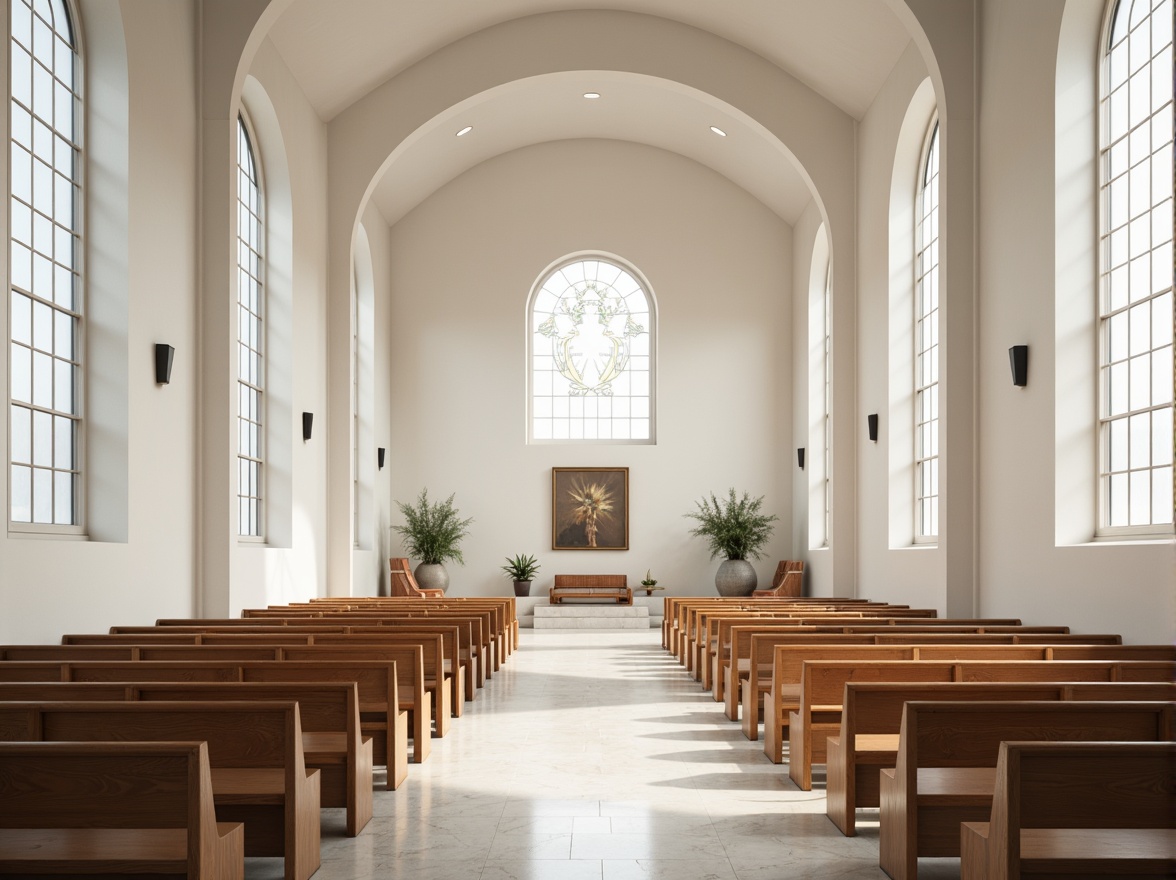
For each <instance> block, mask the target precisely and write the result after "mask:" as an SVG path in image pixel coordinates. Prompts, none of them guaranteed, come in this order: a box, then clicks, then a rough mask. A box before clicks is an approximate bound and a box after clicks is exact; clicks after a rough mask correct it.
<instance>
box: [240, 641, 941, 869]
mask: <svg viewBox="0 0 1176 880" xmlns="http://www.w3.org/2000/svg"><path fill="white" fill-rule="evenodd" d="M520 642H521V644H520V647H519V650H518V652H517V653H515V654H514V655H513V656H512V657H511V658H510V661H509V662H508V663H507V664H506V665H505V666H503V667H502V669H501V670H500V671H499V672H497V673H495V675H494V678H493V680H492V681H490V682H488V683H487V686H486V688H485V689H483V690H481V691H479V693H478V698H477V699H476V700H475V701H474V702H473V703H472V704H467V707H466V710H465V715H464V717H463V718H462V719H461V722H460V723H459V724H455V725H454V727H453V729H452V731H451V732H450V733H449V735H448V736H446V737H445V738H444V739H434V740H433V754H432V756H431V757H430V758H429V760H428V761H427V762H425V764H423V765H417V764H413V765H411V767H410V769H409V779H408V781H407V782H406V783H405V785H404V786H403V787H402V788H401V790H400V791H396V792H387V791H383V790H382V789H377V791H376V795H375V818H374V819H373V820H372V822H371V824H370V825H368V827H367V829H366V830H365V831H364V833H363V834H362V835H360V837H359V838H357V839H346V838H343V837H341V836H340V835H337V834H335V833H329V832H328V830H327V829H324V834H323V841H322V857H323V863H322V868H321V869H320V871H319V873H318V874H317V875H316V877H315V880H366V878H377V877H378V878H390V880H394V878H402V877H403V878H414V880H458V878H462V880H465V878H469V880H476V878H481V880H512V878H518V880H547V878H551V880H635V878H643V880H648V878H667V880H669V878H673V880H703V878H706V880H775V878H785V877H787V878H806V877H821V878H825V877H831V878H871V880H876V878H884V877H885V876H886V875H885V874H884V873H883V872H882V871H881V870H880V869H879V868H878V836H877V834H878V832H877V825H876V823H873V824H872V825H871V823H869V822H866V823H864V824H865V826H866V827H864V828H863V829H862V831H861V833H860V836H858V837H856V838H845V837H842V836H841V834H840V833H839V832H838V831H837V829H836V828H834V826H833V824H832V823H831V822H830V821H829V820H828V819H826V818H825V798H824V793H823V790H822V789H823V783H822V784H821V785H819V786H818V787H816V788H814V790H813V791H811V792H802V791H799V790H797V789H796V788H795V787H794V786H793V785H792V783H791V782H790V781H789V780H788V771H787V768H786V767H784V768H781V767H779V766H773V765H772V764H770V763H768V761H767V759H766V758H765V757H764V755H763V752H762V744H761V743H751V742H748V741H747V740H746V739H745V738H744V736H743V734H742V732H741V731H740V729H739V726H738V725H736V724H732V723H731V722H729V721H727V720H726V719H725V718H724V717H723V714H722V711H721V707H720V706H719V704H717V703H715V702H714V701H713V700H712V699H711V697H710V694H709V693H707V692H704V691H703V690H702V688H701V687H700V685H699V684H698V683H697V682H695V681H694V680H693V679H692V678H690V676H689V675H687V674H686V673H685V672H684V671H683V669H682V667H681V666H679V665H678V664H677V663H676V662H675V660H674V658H673V657H671V656H670V655H669V654H668V653H666V652H665V651H664V650H662V648H661V645H660V639H659V633H658V631H657V630H650V631H648V632H645V631H638V632H568V631H538V632H536V631H532V630H524V631H523V632H522V634H521V638H520ZM921 867H922V866H921ZM927 867H928V868H930V869H931V870H929V871H927V872H925V873H924V872H922V871H921V872H920V873H921V875H923V876H926V877H946V876H956V877H958V876H959V872H958V861H956V862H954V863H948V864H947V865H944V866H940V865H936V864H934V863H932V864H930V865H927ZM941 868H948V869H949V870H948V871H947V872H946V873H943V872H942V871H941V870H937V869H941ZM250 873H252V872H250Z"/></svg>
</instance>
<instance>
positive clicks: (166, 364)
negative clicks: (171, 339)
mask: <svg viewBox="0 0 1176 880" xmlns="http://www.w3.org/2000/svg"><path fill="white" fill-rule="evenodd" d="M175 356H176V350H175V348H173V347H172V346H170V345H168V344H167V343H166V342H157V343H155V384H156V385H166V384H168V383H169V382H170V381H171V368H172V361H173V360H174V359H175Z"/></svg>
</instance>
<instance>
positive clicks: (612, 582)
mask: <svg viewBox="0 0 1176 880" xmlns="http://www.w3.org/2000/svg"><path fill="white" fill-rule="evenodd" d="M566 599H596V600H602V601H609V602H612V603H615V604H617V605H632V604H633V591H632V590H631V589H630V588H629V586H628V575H623V574H557V575H556V576H555V585H554V586H553V587H552V588H551V604H552V605H559V604H561V603H562V602H563V601H564V600H566Z"/></svg>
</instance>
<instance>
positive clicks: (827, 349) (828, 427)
mask: <svg viewBox="0 0 1176 880" xmlns="http://www.w3.org/2000/svg"><path fill="white" fill-rule="evenodd" d="M823 303H824V309H823V311H824V323H825V339H824V343H825V344H824V353H823V357H822V358H821V360H822V363H823V364H824V368H825V403H824V407H825V414H824V418H823V419H822V420H821V426H822V429H823V433H824V446H825V459H824V461H823V462H822V467H823V469H824V473H823V474H822V475H821V482H822V483H823V484H824V496H825V540H824V541H823V542H822V544H823V546H826V547H828V546H829V543H830V542H829V536H830V535H832V534H833V532H832V527H833V522H832V520H833V483H832V481H831V477H832V474H833V468H832V460H833V260H832V259H830V260H829V265H828V266H826V268H825V294H824V298H823Z"/></svg>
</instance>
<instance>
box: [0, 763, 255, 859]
mask: <svg viewBox="0 0 1176 880" xmlns="http://www.w3.org/2000/svg"><path fill="white" fill-rule="evenodd" d="M15 792H20V795H19V796H16V795H15V794H14V793H15ZM30 875H36V876H53V875H63V876H73V877H77V876H89V877H92V876H107V875H113V876H121V877H127V876H134V875H139V876H154V877H174V878H186V880H242V878H244V876H245V833H244V826H243V825H242V824H241V823H240V822H217V821H216V817H215V812H214V806H213V789H212V779H211V774H210V771H209V762H208V747H207V745H206V744H204V743H202V742H170V743H162V742H146V743H144V742H123V743H110V742H104V743H78V742H69V743H41V742H19V743H0V877H22V876H30Z"/></svg>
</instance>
